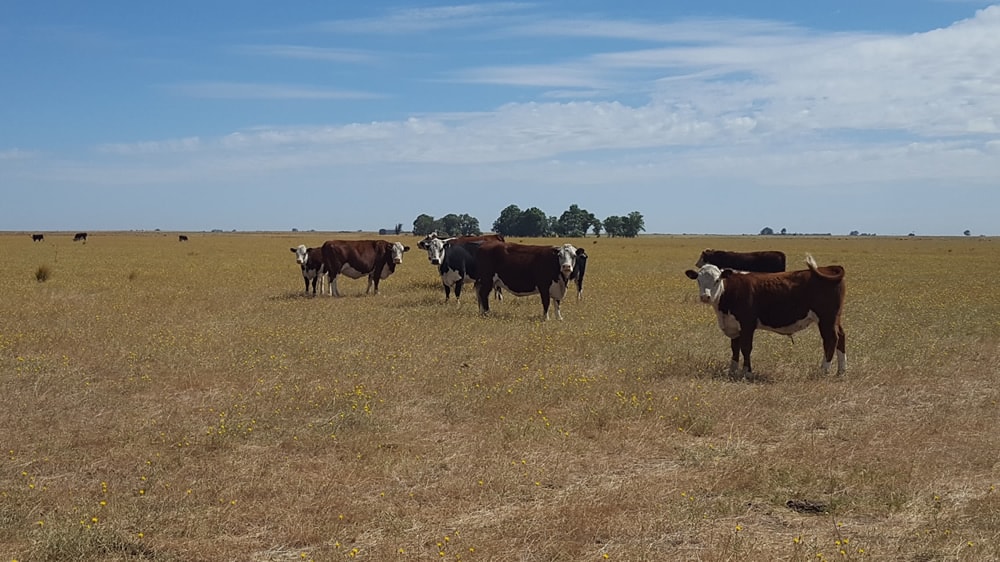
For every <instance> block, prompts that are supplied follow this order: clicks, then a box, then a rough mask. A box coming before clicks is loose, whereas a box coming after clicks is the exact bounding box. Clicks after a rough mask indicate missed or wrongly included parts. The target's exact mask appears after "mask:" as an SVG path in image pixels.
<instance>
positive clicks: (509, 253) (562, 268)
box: [476, 242, 583, 320]
mask: <svg viewBox="0 0 1000 562" xmlns="http://www.w3.org/2000/svg"><path fill="white" fill-rule="evenodd" d="M560 252H566V253H567V256H568V257H569V256H571V258H572V259H569V260H566V259H561V258H560V255H561V254H560ZM582 252H583V250H582V249H580V250H577V249H576V248H574V247H573V246H571V245H569V244H564V245H563V246H561V247H553V246H531V245H527V244H513V243H505V242H484V243H483V244H482V245H481V246H480V247H479V252H478V253H477V256H476V259H477V261H478V267H479V285H478V287H477V293H478V296H479V307H480V310H482V312H483V313H484V314H485V313H488V312H489V310H490V301H489V295H490V291H491V290H493V287H494V285H495V284H499V285H500V286H502V287H503V288H504V289H506V290H507V291H508V292H510V293H513V294H515V295H518V296H525V295H533V294H535V293H537V294H538V295H539V296H541V299H542V313H543V316H544V318H546V319H548V317H549V304H550V302H551V301H552V300H553V299H554V300H555V301H556V316H557V317H558V318H559V319H560V320H561V319H562V313H561V311H560V310H559V308H560V303H561V301H562V299H563V297H564V296H565V294H566V285H567V283H568V282H569V280H570V279H571V278H573V276H574V274H575V271H576V270H575V268H574V265H575V260H576V256H577V255H578V253H582Z"/></svg>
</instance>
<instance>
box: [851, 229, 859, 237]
mask: <svg viewBox="0 0 1000 562" xmlns="http://www.w3.org/2000/svg"><path fill="white" fill-rule="evenodd" d="M860 234H861V233H860V232H858V231H857V230H852V231H851V236H858V235H860Z"/></svg>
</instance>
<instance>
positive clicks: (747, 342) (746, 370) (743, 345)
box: [740, 326, 756, 379]
mask: <svg viewBox="0 0 1000 562" xmlns="http://www.w3.org/2000/svg"><path fill="white" fill-rule="evenodd" d="M754 328H756V326H740V353H742V354H743V378H744V379H746V378H747V377H749V376H750V374H751V373H752V372H753V367H752V366H751V365H750V352H751V351H753V332H754Z"/></svg>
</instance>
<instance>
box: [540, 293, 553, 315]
mask: <svg viewBox="0 0 1000 562" xmlns="http://www.w3.org/2000/svg"><path fill="white" fill-rule="evenodd" d="M538 294H539V296H541V297H542V320H548V319H549V301H551V300H552V296H551V295H550V294H549V290H548V288H544V289H541V288H540V289H539V291H538Z"/></svg>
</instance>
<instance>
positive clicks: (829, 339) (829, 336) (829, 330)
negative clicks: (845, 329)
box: [819, 324, 837, 375]
mask: <svg viewBox="0 0 1000 562" xmlns="http://www.w3.org/2000/svg"><path fill="white" fill-rule="evenodd" d="M819 335H820V337H821V338H823V365H822V368H823V374H824V375H825V374H827V373H829V372H830V364H831V363H833V353H834V351H836V350H837V328H836V326H833V325H832V324H820V325H819Z"/></svg>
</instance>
